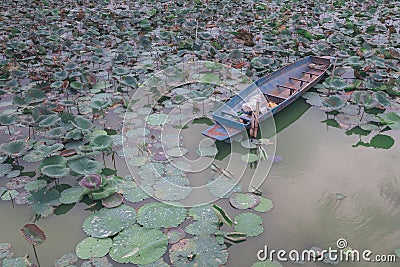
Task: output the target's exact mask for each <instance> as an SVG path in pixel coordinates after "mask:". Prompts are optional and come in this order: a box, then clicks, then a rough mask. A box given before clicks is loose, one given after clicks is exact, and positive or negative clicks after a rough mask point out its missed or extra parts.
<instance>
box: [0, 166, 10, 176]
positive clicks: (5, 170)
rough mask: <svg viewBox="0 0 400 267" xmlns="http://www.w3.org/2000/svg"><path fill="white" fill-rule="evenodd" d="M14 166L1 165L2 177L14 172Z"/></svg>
mask: <svg viewBox="0 0 400 267" xmlns="http://www.w3.org/2000/svg"><path fill="white" fill-rule="evenodd" d="M12 168H13V167H12V165H11V164H9V163H3V164H0V177H3V176H6V175H7V174H8V173H9V172H11V171H12Z"/></svg>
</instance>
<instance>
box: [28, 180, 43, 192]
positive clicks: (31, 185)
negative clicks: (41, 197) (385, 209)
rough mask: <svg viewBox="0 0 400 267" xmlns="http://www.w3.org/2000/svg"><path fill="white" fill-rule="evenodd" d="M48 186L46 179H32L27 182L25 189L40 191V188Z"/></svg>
mask: <svg viewBox="0 0 400 267" xmlns="http://www.w3.org/2000/svg"><path fill="white" fill-rule="evenodd" d="M46 186H47V182H46V181H45V180H36V181H30V182H28V183H26V185H25V186H24V189H25V190H28V191H38V190H39V189H42V188H44V187H46Z"/></svg>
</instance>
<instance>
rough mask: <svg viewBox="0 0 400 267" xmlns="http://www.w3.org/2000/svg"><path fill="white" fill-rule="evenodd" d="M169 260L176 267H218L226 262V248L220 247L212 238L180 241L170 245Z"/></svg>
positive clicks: (202, 237)
mask: <svg viewBox="0 0 400 267" xmlns="http://www.w3.org/2000/svg"><path fill="white" fill-rule="evenodd" d="M169 258H170V260H171V263H172V264H173V265H174V266H177V267H181V266H182V267H183V266H185V267H186V266H207V267H219V266H221V265H224V264H225V263H226V262H227V261H228V252H227V250H226V246H225V245H220V244H219V243H218V242H217V240H216V239H215V238H214V237H209V236H198V237H194V238H193V239H182V240H181V241H179V242H178V243H176V244H174V245H172V247H171V248H170V250H169Z"/></svg>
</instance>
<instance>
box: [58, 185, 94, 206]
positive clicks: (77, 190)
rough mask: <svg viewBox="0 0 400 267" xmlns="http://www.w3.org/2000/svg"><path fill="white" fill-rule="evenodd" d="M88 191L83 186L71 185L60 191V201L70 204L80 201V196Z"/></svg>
mask: <svg viewBox="0 0 400 267" xmlns="http://www.w3.org/2000/svg"><path fill="white" fill-rule="evenodd" d="M87 193H88V190H86V189H85V188H83V187H71V188H67V189H65V190H64V191H62V192H61V195H60V202H61V203H63V204H72V203H77V202H79V201H81V199H82V197H83V196H84V195H85V194H87Z"/></svg>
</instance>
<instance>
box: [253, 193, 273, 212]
mask: <svg viewBox="0 0 400 267" xmlns="http://www.w3.org/2000/svg"><path fill="white" fill-rule="evenodd" d="M258 198H259V199H260V203H259V204H258V205H257V206H255V207H254V208H253V209H254V210H255V211H258V212H267V211H270V210H271V209H272V208H273V207H274V204H273V203H272V200H270V199H268V198H265V197H263V196H258Z"/></svg>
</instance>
